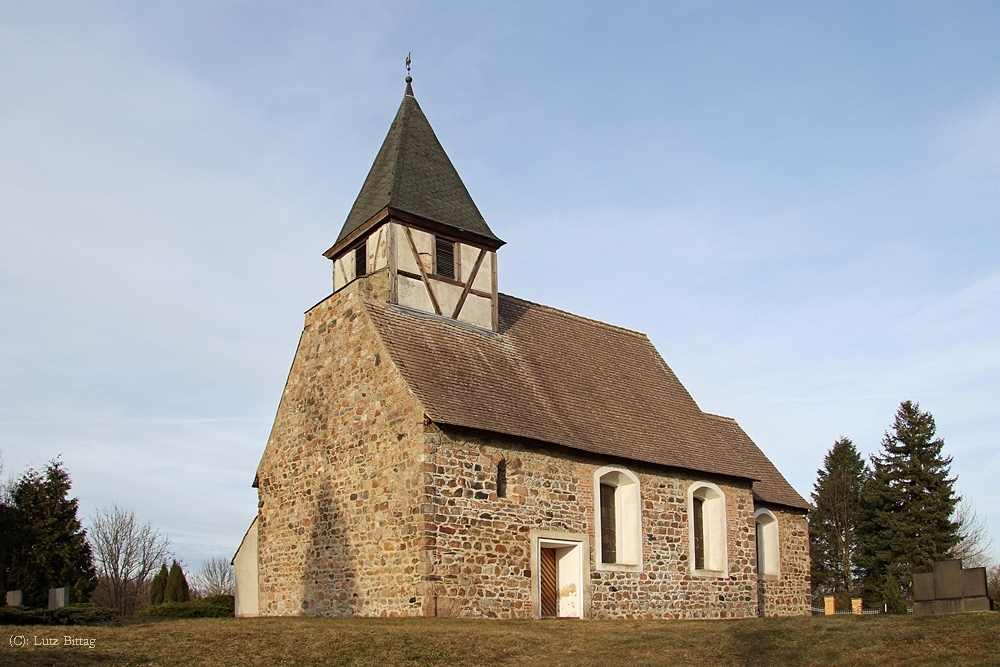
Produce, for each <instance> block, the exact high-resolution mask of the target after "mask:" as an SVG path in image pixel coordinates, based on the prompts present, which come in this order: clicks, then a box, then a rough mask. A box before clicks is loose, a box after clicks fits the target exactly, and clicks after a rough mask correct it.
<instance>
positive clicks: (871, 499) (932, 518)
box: [858, 401, 959, 602]
mask: <svg viewBox="0 0 1000 667" xmlns="http://www.w3.org/2000/svg"><path fill="white" fill-rule="evenodd" d="M936 433H937V426H936V425H935V423H934V417H933V416H932V415H931V414H930V413H929V412H921V411H920V406H919V405H918V404H917V403H913V402H912V401H904V402H903V403H902V404H901V405H900V406H899V409H898V410H897V411H896V418H895V422H894V424H893V428H892V431H891V432H886V434H885V436H884V437H883V439H882V452H881V454H880V455H878V456H873V457H872V466H873V469H872V474H871V475H870V477H869V478H868V480H867V481H866V483H865V485H864V487H863V489H862V493H861V514H860V521H859V527H858V528H859V531H858V532H859V535H860V538H861V539H860V543H861V549H860V553H859V558H858V564H859V565H860V566H861V568H862V570H863V573H864V580H865V591H866V596H867V597H868V598H869V599H872V600H878V599H882V600H884V601H885V602H889V600H885V591H886V587H887V585H889V583H890V582H889V580H890V579H891V580H894V581H895V582H896V584H897V585H900V586H902V587H903V589H904V590H905V591H907V592H908V591H909V587H910V585H911V583H912V581H913V575H914V574H916V573H918V572H925V571H928V570H929V569H930V567H931V565H933V564H934V563H935V562H936V561H939V560H942V559H944V558H947V557H948V556H949V554H950V552H951V550H952V549H953V548H954V547H955V545H956V544H957V543H958V539H959V536H958V526H957V525H956V524H955V523H954V522H953V521H952V515H953V513H954V511H955V505H956V503H957V502H958V498H957V497H956V496H955V493H954V488H953V487H954V483H955V480H954V478H949V476H948V475H949V473H950V466H951V458H950V457H945V456H942V454H941V450H942V449H943V447H944V440H942V439H941V438H937V437H935V436H936Z"/></svg>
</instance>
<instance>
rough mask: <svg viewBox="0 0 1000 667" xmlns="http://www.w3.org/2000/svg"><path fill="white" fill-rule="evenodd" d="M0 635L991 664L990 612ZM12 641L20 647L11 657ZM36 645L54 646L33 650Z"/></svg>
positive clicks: (702, 661) (122, 646) (253, 647)
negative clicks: (901, 615)
mask: <svg viewBox="0 0 1000 667" xmlns="http://www.w3.org/2000/svg"><path fill="white" fill-rule="evenodd" d="M0 630H2V633H3V634H2V639H3V646H2V647H0V664H2V665H18V666H21V665H23V666H27V667H33V666H35V665H373V666H377V667H390V666H393V665H489V666H491V667H495V666H501V665H538V666H542V665H545V666H546V667H553V666H555V665H567V666H578V665H579V666H588V665H594V666H597V665H600V666H602V667H603V666H605V665H611V664H622V665H626V666H627V667H637V666H639V665H684V666H685V667H687V666H693V665H712V667H718V666H720V665H741V666H742V665H747V666H751V665H753V666H756V665H761V666H763V665H817V666H819V665H823V666H824V667H835V666H836V667H840V666H845V665H876V666H886V667H889V666H892V665H907V666H912V667H916V666H921V665H948V666H958V667H961V666H964V665H1000V614H998V613H984V614H965V615H956V616H939V617H928V616H923V617H912V616H911V617H863V618H852V617H850V616H847V617H844V616H839V617H835V618H824V617H813V618H793V619H749V620H741V621H469V620H457V619H419V618H418V619H319V618H262V619H191V620H150V621H144V622H134V623H129V624H127V625H125V626H122V627H113V628H109V627H51V626H3V627H2V628H0ZM66 635H69V636H71V637H76V638H78V639H82V640H91V639H92V640H94V641H93V644H94V647H93V648H90V647H88V646H85V645H83V646H79V645H78V646H65V645H64V636H66ZM18 637H24V638H25V642H26V643H27V646H25V647H15V646H12V645H11V644H12V643H14V644H17V643H18V642H19V640H18V639H17V638H18ZM46 637H51V638H55V639H56V641H57V643H58V645H57V646H35V645H34V644H35V643H36V642H41V641H42V639H43V638H46ZM36 638H37V639H36Z"/></svg>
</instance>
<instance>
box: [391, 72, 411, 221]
mask: <svg viewBox="0 0 1000 667" xmlns="http://www.w3.org/2000/svg"><path fill="white" fill-rule="evenodd" d="M407 85H409V84H407ZM407 98H409V99H407ZM410 100H413V103H414V104H416V102H417V98H415V97H413V96H411V95H403V102H402V104H401V105H400V108H401V110H402V112H403V114H402V118H400V119H399V121H400V122H399V141H397V142H396V150H395V155H393V160H392V185H390V186H389V202H390V203H391V202H392V201H393V197H394V196H395V195H397V194H398V193H399V179H401V178H402V177H403V161H404V160H406V150H405V149H404V148H403V144H404V143H407V141H408V139H409V137H407V132H406V130H407V129H408V128H409V126H410V108H409V106H407V105H408V104H409V103H410Z"/></svg>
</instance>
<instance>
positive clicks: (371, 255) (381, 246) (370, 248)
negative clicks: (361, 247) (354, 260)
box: [365, 225, 389, 272]
mask: <svg viewBox="0 0 1000 667" xmlns="http://www.w3.org/2000/svg"><path fill="white" fill-rule="evenodd" d="M388 232H389V230H388V225H382V226H381V227H379V228H378V230H377V231H375V232H373V233H372V234H371V236H369V237H368V241H367V247H366V248H365V250H366V252H367V253H368V266H369V267H370V268H371V271H372V272H375V271H378V270H379V269H384V268H385V267H386V266H388V265H389V257H388V254H387V246H388V243H387V239H388Z"/></svg>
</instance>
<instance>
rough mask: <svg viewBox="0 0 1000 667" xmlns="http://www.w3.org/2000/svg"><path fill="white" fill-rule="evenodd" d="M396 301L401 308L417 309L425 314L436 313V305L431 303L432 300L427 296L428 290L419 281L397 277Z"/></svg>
mask: <svg viewBox="0 0 1000 667" xmlns="http://www.w3.org/2000/svg"><path fill="white" fill-rule="evenodd" d="M396 299H397V302H398V303H399V305H401V306H406V307H407V308H416V309H417V310H422V311H424V312H425V313H433V312H434V304H433V303H431V298H430V296H428V295H427V289H426V288H425V287H424V284H423V282H421V281H419V280H414V279H413V278H407V277H406V276H396Z"/></svg>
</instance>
